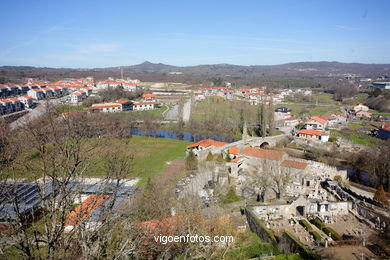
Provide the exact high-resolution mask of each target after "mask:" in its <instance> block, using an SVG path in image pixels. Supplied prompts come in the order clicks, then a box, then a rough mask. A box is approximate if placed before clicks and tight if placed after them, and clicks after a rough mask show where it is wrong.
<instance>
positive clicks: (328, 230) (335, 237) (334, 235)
mask: <svg viewBox="0 0 390 260" xmlns="http://www.w3.org/2000/svg"><path fill="white" fill-rule="evenodd" d="M322 231H324V233H325V234H326V235H328V236H329V234H330V237H331V238H332V239H333V240H341V236H340V235H339V233H337V232H336V231H334V229H333V228H331V227H324V228H323V229H322Z"/></svg>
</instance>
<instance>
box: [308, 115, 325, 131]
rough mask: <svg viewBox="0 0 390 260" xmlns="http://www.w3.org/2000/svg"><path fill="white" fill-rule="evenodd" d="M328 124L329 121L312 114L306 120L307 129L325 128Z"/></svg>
mask: <svg viewBox="0 0 390 260" xmlns="http://www.w3.org/2000/svg"><path fill="white" fill-rule="evenodd" d="M326 126H327V121H326V120H325V119H323V118H321V117H319V116H312V117H311V118H310V119H309V120H307V121H306V122H305V129H308V130H324V129H325V127H326Z"/></svg>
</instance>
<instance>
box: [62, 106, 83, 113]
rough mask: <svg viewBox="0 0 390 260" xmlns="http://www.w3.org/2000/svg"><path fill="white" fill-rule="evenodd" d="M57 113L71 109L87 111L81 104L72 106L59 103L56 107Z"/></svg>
mask: <svg viewBox="0 0 390 260" xmlns="http://www.w3.org/2000/svg"><path fill="white" fill-rule="evenodd" d="M56 111H57V112H58V113H64V112H71V111H87V107H85V106H83V105H77V106H72V105H68V104H61V105H58V106H57V107H56Z"/></svg>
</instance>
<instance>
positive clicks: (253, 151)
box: [240, 147, 286, 161]
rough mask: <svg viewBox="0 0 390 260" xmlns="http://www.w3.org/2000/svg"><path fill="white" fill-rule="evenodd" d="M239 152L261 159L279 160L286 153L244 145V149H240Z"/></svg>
mask: <svg viewBox="0 0 390 260" xmlns="http://www.w3.org/2000/svg"><path fill="white" fill-rule="evenodd" d="M240 154H242V155H247V156H252V157H257V158H261V159H267V160H275V161H279V160H281V159H282V158H283V156H284V155H285V154H286V153H285V152H282V151H277V150H269V149H261V148H254V147H245V148H244V149H242V150H241V152H240Z"/></svg>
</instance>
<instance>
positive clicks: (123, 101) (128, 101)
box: [116, 100, 131, 104]
mask: <svg viewBox="0 0 390 260" xmlns="http://www.w3.org/2000/svg"><path fill="white" fill-rule="evenodd" d="M116 103H119V104H129V103H131V101H130V100H117V101H116Z"/></svg>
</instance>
